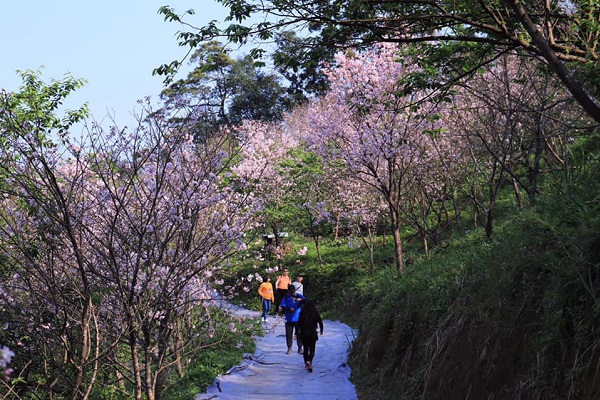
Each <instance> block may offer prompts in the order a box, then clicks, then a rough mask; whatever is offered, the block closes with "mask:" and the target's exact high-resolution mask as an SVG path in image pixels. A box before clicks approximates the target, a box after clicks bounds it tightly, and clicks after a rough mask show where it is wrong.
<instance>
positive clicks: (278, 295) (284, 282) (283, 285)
mask: <svg viewBox="0 0 600 400" xmlns="http://www.w3.org/2000/svg"><path fill="white" fill-rule="evenodd" d="M291 284H292V280H291V279H290V270H289V269H287V268H284V269H283V274H282V275H279V276H278V277H277V281H275V310H274V312H273V314H274V315H277V314H279V313H280V308H279V306H280V304H281V300H282V299H283V298H284V297H285V296H286V294H287V291H288V286H289V285H291Z"/></svg>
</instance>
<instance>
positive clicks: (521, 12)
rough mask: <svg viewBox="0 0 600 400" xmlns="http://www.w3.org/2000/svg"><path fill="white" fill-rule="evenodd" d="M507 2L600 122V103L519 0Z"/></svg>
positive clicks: (576, 96) (585, 107)
mask: <svg viewBox="0 0 600 400" xmlns="http://www.w3.org/2000/svg"><path fill="white" fill-rule="evenodd" d="M505 3H506V4H507V5H508V6H510V7H512V9H513V11H514V12H515V14H516V15H517V18H518V19H519V21H520V22H521V23H522V24H523V27H524V28H525V30H526V31H527V33H529V35H531V40H532V42H533V44H534V45H535V46H536V47H537V48H538V50H539V52H540V54H541V55H542V57H544V59H546V61H547V62H548V65H549V66H550V68H551V69H552V71H554V73H555V74H556V75H557V76H558V78H559V79H560V80H561V82H562V83H563V84H564V85H565V87H566V88H567V90H568V91H569V92H570V93H571V95H573V98H574V99H575V100H576V101H577V102H578V103H579V104H580V105H581V107H583V109H584V110H585V111H586V113H587V114H588V115H589V116H590V117H592V118H593V119H594V120H595V121H596V122H599V123H600V103H599V102H598V100H597V99H596V98H594V96H592V94H591V93H589V92H588V91H587V90H586V89H585V87H584V86H583V84H582V83H581V81H580V80H579V79H577V77H576V76H575V74H574V73H573V72H572V71H570V70H569V69H568V68H567V66H566V65H565V63H564V62H563V61H562V60H561V59H560V58H558V56H557V55H556V53H555V52H554V51H553V50H552V47H551V46H550V43H548V40H547V39H546V38H544V36H543V35H542V33H541V32H540V30H539V29H538V27H537V26H536V25H535V24H534V23H533V21H532V20H531V19H530V18H529V15H528V14H527V11H526V10H525V8H524V7H523V6H522V5H521V3H520V2H519V0H505Z"/></svg>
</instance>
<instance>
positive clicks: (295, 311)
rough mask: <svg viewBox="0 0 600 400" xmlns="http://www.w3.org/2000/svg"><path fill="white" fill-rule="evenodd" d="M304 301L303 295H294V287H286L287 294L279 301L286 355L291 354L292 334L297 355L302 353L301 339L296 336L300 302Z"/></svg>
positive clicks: (300, 311)
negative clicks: (283, 318) (282, 313)
mask: <svg viewBox="0 0 600 400" xmlns="http://www.w3.org/2000/svg"><path fill="white" fill-rule="evenodd" d="M304 300H305V298H304V296H303V295H301V294H296V293H295V288H294V285H289V286H288V291H287V294H286V295H285V297H284V298H283V299H282V300H281V308H282V310H283V311H284V313H285V342H286V344H287V348H288V349H287V352H288V354H290V353H291V352H292V346H293V344H294V339H293V337H294V334H295V336H296V340H297V341H298V353H302V339H301V338H300V336H298V332H297V329H298V328H297V325H298V319H299V318H300V315H301V314H302V302H303V301H304ZM294 331H296V332H294Z"/></svg>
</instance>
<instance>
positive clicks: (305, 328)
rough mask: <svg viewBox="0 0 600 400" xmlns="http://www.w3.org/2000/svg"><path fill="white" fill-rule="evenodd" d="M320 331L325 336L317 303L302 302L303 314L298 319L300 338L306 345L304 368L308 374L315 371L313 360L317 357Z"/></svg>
mask: <svg viewBox="0 0 600 400" xmlns="http://www.w3.org/2000/svg"><path fill="white" fill-rule="evenodd" d="M317 329H319V331H320V333H321V335H323V320H322V319H321V315H320V314H319V311H318V310H317V307H316V305H315V302H314V301H312V300H304V301H303V302H302V312H301V313H300V317H299V319H298V337H299V338H300V340H301V341H302V344H303V345H304V368H306V369H307V370H308V372H312V371H313V365H312V363H313V358H314V357H315V349H316V346H317V340H319V336H318V334H317Z"/></svg>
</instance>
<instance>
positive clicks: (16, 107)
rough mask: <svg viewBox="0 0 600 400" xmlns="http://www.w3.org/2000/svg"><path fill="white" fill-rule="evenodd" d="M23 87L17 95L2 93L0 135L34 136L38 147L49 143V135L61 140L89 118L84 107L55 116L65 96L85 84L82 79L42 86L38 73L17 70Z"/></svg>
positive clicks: (70, 79) (86, 107)
mask: <svg viewBox="0 0 600 400" xmlns="http://www.w3.org/2000/svg"><path fill="white" fill-rule="evenodd" d="M18 73H19V74H20V75H21V78H22V80H23V85H22V86H21V87H20V88H19V91H18V92H15V93H6V92H2V93H1V96H0V106H1V107H2V109H3V110H4V111H5V113H3V114H2V117H1V118H0V132H2V136H3V137H7V136H9V135H26V134H31V135H34V137H35V139H36V140H38V141H40V144H45V145H49V144H51V139H52V137H51V136H50V134H51V133H56V134H58V135H59V137H63V136H64V135H65V134H66V132H67V131H68V130H69V128H70V127H71V126H72V125H73V124H76V123H78V122H80V121H82V120H83V119H84V118H86V117H87V116H88V115H89V110H88V106H87V104H84V105H83V106H81V107H80V108H79V109H77V110H65V111H64V116H63V117H62V118H61V117H59V116H58V115H57V112H58V111H60V107H61V106H62V104H63V102H64V100H65V99H66V97H67V96H68V95H69V94H70V93H72V92H73V91H75V90H76V89H79V88H80V87H82V86H83V85H85V83H86V81H85V80H83V79H75V78H73V77H72V76H71V75H70V74H67V75H66V76H65V78H64V79H63V80H60V81H58V80H54V79H53V80H51V81H50V83H45V82H44V81H42V79H41V75H42V73H41V71H31V70H27V71H18Z"/></svg>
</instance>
